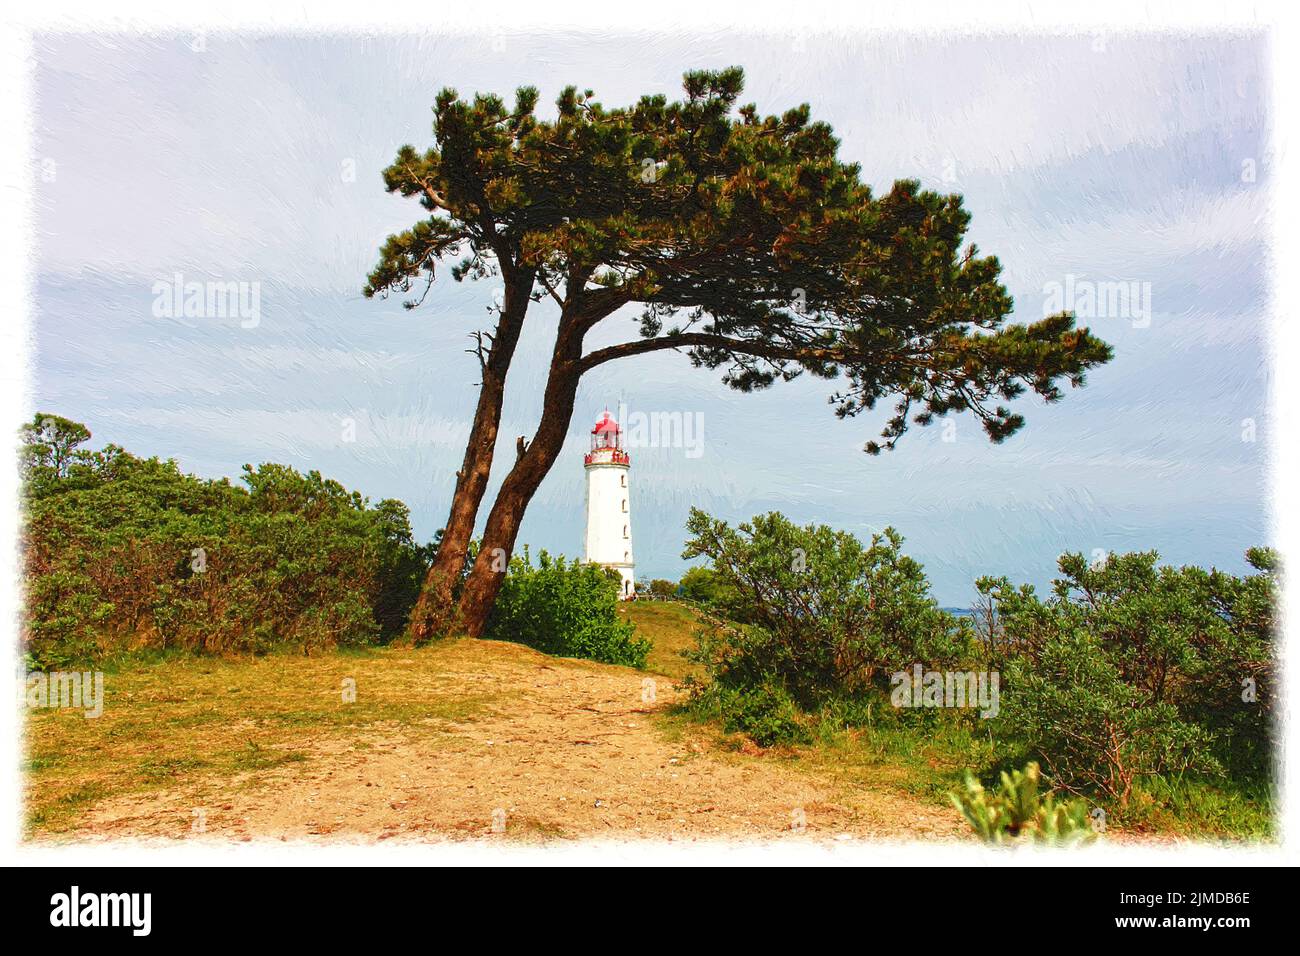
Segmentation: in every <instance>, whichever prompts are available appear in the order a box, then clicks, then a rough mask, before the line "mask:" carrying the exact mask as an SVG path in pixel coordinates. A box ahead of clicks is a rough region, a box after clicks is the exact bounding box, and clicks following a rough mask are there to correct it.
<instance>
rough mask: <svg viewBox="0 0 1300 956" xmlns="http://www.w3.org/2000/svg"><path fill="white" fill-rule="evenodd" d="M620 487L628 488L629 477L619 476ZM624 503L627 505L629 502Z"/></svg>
mask: <svg viewBox="0 0 1300 956" xmlns="http://www.w3.org/2000/svg"><path fill="white" fill-rule="evenodd" d="M618 485H619V487H620V488H626V487H627V475H619V476H618ZM623 503H624V504H627V502H623Z"/></svg>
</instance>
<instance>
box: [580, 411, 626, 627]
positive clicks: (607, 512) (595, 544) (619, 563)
mask: <svg viewBox="0 0 1300 956" xmlns="http://www.w3.org/2000/svg"><path fill="white" fill-rule="evenodd" d="M582 463H583V467H584V468H585V469H586V471H587V534H586V537H585V539H584V546H583V560H584V561H586V562H587V563H589V564H599V565H602V566H604V567H607V568H613V569H614V570H616V571H618V573H619V576H620V577H621V578H622V579H623V594H622V596H623V600H625V601H626V600H631V598H632V597H634V596H635V594H636V590H635V584H634V583H633V580H634V579H633V574H632V571H633V567H634V562H633V560H632V515H631V512H630V511H629V509H628V500H629V499H628V486H627V475H628V470H629V468H630V467H631V464H632V461H631V459H630V458H629V457H628V454H627V450H626V449H624V447H623V429H621V428H620V427H619V425H618V422H616V421H615V420H614V419H613V418H611V417H610V414H609V409H605V414H604V416H603V417H602V418H601V419H600V421H598V422H596V427H595V428H593V429H592V430H591V450H590V451H588V452H587V454H586V455H585V456H584V457H583V460H582Z"/></svg>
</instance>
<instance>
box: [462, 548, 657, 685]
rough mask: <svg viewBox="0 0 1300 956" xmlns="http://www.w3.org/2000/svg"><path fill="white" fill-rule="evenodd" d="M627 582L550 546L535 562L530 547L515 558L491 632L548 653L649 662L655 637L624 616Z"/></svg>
mask: <svg viewBox="0 0 1300 956" xmlns="http://www.w3.org/2000/svg"><path fill="white" fill-rule="evenodd" d="M621 587H622V585H621V579H620V578H619V576H618V574H617V572H613V571H610V570H608V569H606V568H601V567H599V566H597V565H594V564H579V563H578V562H573V563H569V562H567V561H566V560H565V559H564V558H563V557H559V558H552V557H551V556H550V555H549V554H548V553H547V552H545V551H542V552H540V553H539V554H538V562H537V564H536V565H534V564H533V563H532V559H531V557H530V555H529V553H528V549H527V548H525V549H524V553H523V556H522V557H516V558H513V559H512V560H511V562H510V570H509V573H508V574H507V575H506V578H505V581H504V582H503V583H502V585H501V590H500V592H499V593H498V594H497V600H496V605H495V606H494V607H493V610H492V615H491V617H490V618H489V619H488V626H487V632H486V636H487V637H489V638H491V639H494V640H501V641H515V642H517V643H521V644H527V645H529V646H530V647H534V648H536V649H537V650H539V651H543V652H544V653H547V654H558V655H560V656H563V657H585V658H589V659H591V660H596V661H602V662H604V663H606V664H625V665H628V666H630V667H645V662H646V655H648V654H649V653H650V642H649V641H647V640H641V639H639V638H637V637H635V635H634V631H635V628H634V627H633V626H632V624H630V623H629V622H627V621H623V620H621V619H620V618H619V616H618V601H619V595H620V590H621Z"/></svg>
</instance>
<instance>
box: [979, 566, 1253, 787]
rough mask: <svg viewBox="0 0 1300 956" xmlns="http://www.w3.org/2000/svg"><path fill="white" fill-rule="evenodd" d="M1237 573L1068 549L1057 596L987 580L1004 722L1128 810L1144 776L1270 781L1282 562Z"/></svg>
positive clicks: (1070, 777)
mask: <svg viewBox="0 0 1300 956" xmlns="http://www.w3.org/2000/svg"><path fill="white" fill-rule="evenodd" d="M1247 557H1248V560H1249V561H1250V562H1251V564H1252V565H1253V566H1254V567H1256V568H1257V569H1258V570H1259V571H1260V572H1261V573H1260V574H1256V575H1250V576H1247V577H1233V576H1231V575H1227V574H1223V573H1221V572H1218V571H1205V570H1203V569H1201V568H1194V567H1183V568H1172V567H1162V566H1158V565H1157V564H1156V561H1157V555H1156V554H1155V553H1154V552H1144V553H1137V554H1125V555H1112V556H1110V557H1109V558H1108V559H1107V560H1106V561H1104V562H1099V563H1097V564H1095V565H1089V564H1088V563H1087V562H1085V560H1084V558H1083V556H1082V555H1079V554H1067V555H1064V556H1063V557H1062V558H1061V560H1060V562H1059V567H1060V571H1061V575H1062V576H1061V577H1060V578H1059V579H1058V580H1057V581H1056V582H1055V583H1054V585H1053V591H1052V596H1051V597H1050V598H1048V599H1047V600H1041V599H1039V598H1038V597H1037V595H1036V594H1035V593H1034V589H1033V588H1031V587H1021V588H1019V589H1016V588H1013V587H1012V586H1011V585H1010V583H1009V582H1007V581H1006V580H1005V579H990V578H985V579H981V580H980V581H979V582H978V586H979V588H980V590H981V592H982V593H983V594H984V595H986V596H987V597H989V598H991V599H992V603H993V607H994V609H995V615H996V630H997V631H998V634H999V643H998V646H999V649H998V651H997V652H996V653H997V655H998V657H999V658H1000V659H1001V660H1003V661H1004V662H1005V663H1006V667H1007V671H1008V679H1007V681H1006V691H1005V692H1004V695H1003V707H1002V713H1001V715H1000V719H999V723H1000V726H1001V727H1002V729H1003V731H1004V734H1005V736H1006V737H1008V738H1010V739H1012V740H1015V741H1017V742H1019V743H1020V744H1023V746H1024V747H1025V748H1027V749H1028V750H1030V751H1031V752H1033V753H1034V754H1036V755H1038V756H1039V757H1040V758H1041V759H1042V760H1043V762H1044V765H1045V766H1047V767H1048V768H1049V770H1050V772H1051V773H1052V775H1053V777H1054V779H1055V780H1056V781H1057V782H1058V783H1059V784H1061V785H1063V786H1066V787H1069V788H1071V789H1097V790H1100V791H1101V792H1103V793H1105V794H1107V795H1109V796H1111V797H1114V798H1117V799H1118V800H1120V802H1121V803H1123V802H1125V801H1126V800H1127V799H1128V797H1129V795H1130V794H1131V792H1132V790H1133V787H1134V785H1135V783H1136V781H1138V780H1139V779H1140V778H1142V777H1147V776H1153V775H1160V774H1169V773H1174V774H1178V773H1183V772H1186V771H1201V772H1209V773H1218V772H1220V771H1221V769H1222V768H1223V767H1225V766H1231V767H1233V768H1235V769H1237V770H1238V771H1239V772H1241V773H1242V774H1244V775H1247V776H1252V775H1254V776H1258V775H1267V774H1268V773H1269V771H1270V770H1271V754H1272V752H1273V749H1274V747H1273V741H1274V738H1275V733H1276V731H1275V717H1274V708H1275V693H1276V692H1275V677H1274V674H1275V668H1276V664H1275V661H1276V638H1275V632H1276V610H1275V609H1276V581H1275V578H1274V575H1275V572H1276V570H1277V560H1276V555H1274V554H1273V553H1272V552H1271V551H1268V550H1266V549H1256V550H1252V551H1251V552H1249V553H1248V555H1247Z"/></svg>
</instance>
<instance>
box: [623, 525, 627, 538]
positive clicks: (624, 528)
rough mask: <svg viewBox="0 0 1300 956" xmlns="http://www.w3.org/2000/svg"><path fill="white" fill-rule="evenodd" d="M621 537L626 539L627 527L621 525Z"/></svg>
mask: <svg viewBox="0 0 1300 956" xmlns="http://www.w3.org/2000/svg"><path fill="white" fill-rule="evenodd" d="M623 537H625V538H626V537H627V525H623Z"/></svg>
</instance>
